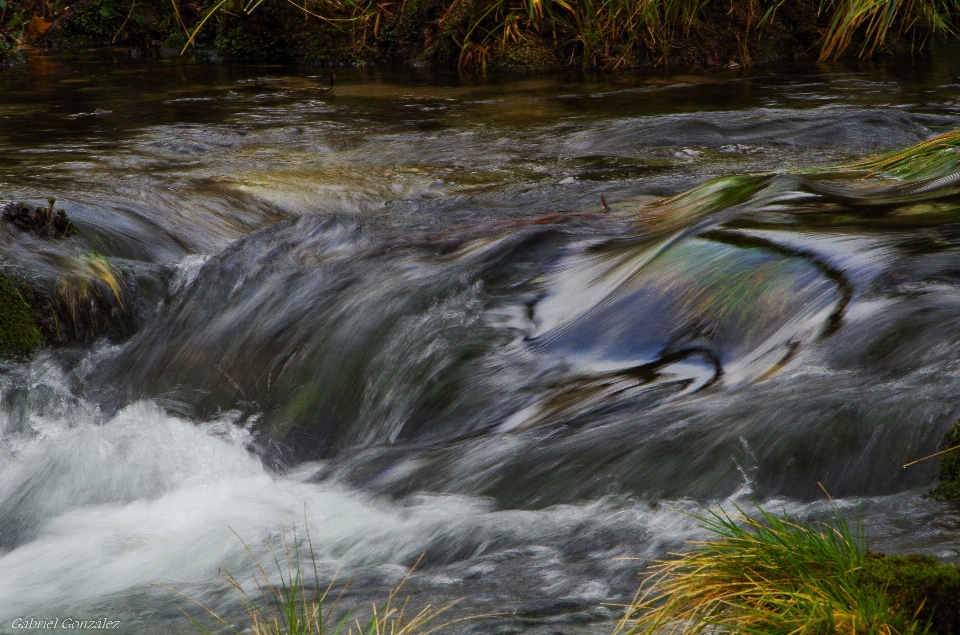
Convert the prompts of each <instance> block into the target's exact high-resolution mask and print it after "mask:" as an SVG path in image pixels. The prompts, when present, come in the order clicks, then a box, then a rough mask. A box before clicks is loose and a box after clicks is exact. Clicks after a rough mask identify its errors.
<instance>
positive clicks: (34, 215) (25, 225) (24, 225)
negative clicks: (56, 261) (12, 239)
mask: <svg viewBox="0 0 960 635" xmlns="http://www.w3.org/2000/svg"><path fill="white" fill-rule="evenodd" d="M55 202H56V201H55V200H54V199H50V206H49V207H37V208H35V209H31V208H30V206H29V205H27V204H26V203H10V204H8V205H6V206H4V208H3V220H4V222H7V223H11V224H13V225H14V226H16V227H17V228H18V229H20V230H21V231H25V232H30V233H32V234H35V235H37V236H41V237H45V238H66V237H67V236H71V235H73V234H76V233H77V230H76V228H75V227H74V226H73V223H71V222H70V219H69V218H68V217H67V213H66V212H65V211H63V210H62V209H61V210H57V211H54V209H53V206H54V203H55Z"/></svg>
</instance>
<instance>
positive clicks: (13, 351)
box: [0, 273, 44, 356]
mask: <svg viewBox="0 0 960 635" xmlns="http://www.w3.org/2000/svg"><path fill="white" fill-rule="evenodd" d="M35 295H36V293H35V292H34V291H33V290H32V289H31V288H30V287H29V286H28V285H26V284H25V283H23V282H19V281H17V280H16V279H15V278H14V277H10V276H6V275H4V274H3V273H0V356H23V355H28V354H30V352H31V351H33V350H34V349H35V348H37V347H39V346H43V344H44V338H43V335H41V333H40V329H39V328H37V323H36V320H34V317H33V311H32V310H31V304H30V300H35V299H36V298H35V297H34V296H35Z"/></svg>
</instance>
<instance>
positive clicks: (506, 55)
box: [0, 0, 960, 72]
mask: <svg viewBox="0 0 960 635" xmlns="http://www.w3.org/2000/svg"><path fill="white" fill-rule="evenodd" d="M0 25H2V26H0V59H2V58H4V57H6V58H8V59H9V58H11V57H12V56H15V52H16V50H17V49H19V48H21V47H23V46H40V47H50V46H53V47H84V46H104V45H121V46H126V47H136V48H138V49H167V50H169V51H171V52H172V51H187V50H190V49H191V48H196V49H201V50H205V51H209V52H211V53H212V54H215V55H217V56H220V57H222V58H226V59H230V60H235V61H251V60H270V61H286V62H305V63H313V64H349V65H364V64H405V65H414V66H428V67H436V68H444V67H459V68H463V69H472V70H477V71H481V72H486V71H487V70H507V71H509V70H546V69H557V68H566V67H572V68H588V69H605V70H613V69H628V68H673V69H704V70H706V69H710V68H720V67H743V66H751V65H754V64H758V63H767V62H775V61H788V60H807V59H819V60H821V61H824V60H828V59H835V58H838V57H842V56H848V57H860V58H869V57H870V56H872V55H875V54H877V53H882V52H889V51H898V50H899V51H912V52H919V51H921V50H923V49H924V47H925V45H927V44H928V43H929V41H930V40H931V38H934V39H936V38H940V39H944V38H946V39H955V38H956V37H957V32H958V31H957V27H958V25H960V2H958V1H957V0H948V1H947V2H939V3H934V2H931V1H928V0H925V1H923V2H916V3H910V4H909V5H900V4H898V3H894V2H882V3H878V4H876V5H871V6H861V5H860V4H858V3H856V2H854V1H853V0H833V1H830V2H822V3H818V2H806V1H801V0H779V1H776V2H774V1H772V0H733V1H731V2H729V3H710V2H708V1H707V0H683V1H682V2H676V3H668V2H664V1H662V0H608V1H606V2H599V1H598V0H578V1H575V2H567V0H391V1H387V2H378V1H376V0H357V1H355V2H340V1H338V0H304V4H299V3H298V1H293V0H290V1H288V2H280V1H278V0H266V1H260V2H256V1H253V0H251V1H250V2H241V1H239V0H220V1H219V2H215V1H214V0H174V1H173V2H163V1H162V0H76V2H73V3H71V4H69V5H67V4H61V3H60V2H58V1H54V2H50V1H49V0H0Z"/></svg>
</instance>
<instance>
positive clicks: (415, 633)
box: [165, 528, 461, 635]
mask: <svg viewBox="0 0 960 635" xmlns="http://www.w3.org/2000/svg"><path fill="white" fill-rule="evenodd" d="M241 542H242V543H243V541H242V540H241ZM243 546H244V547H245V548H246V550H247V552H248V553H249V554H250V557H251V558H252V559H253V562H254V564H255V565H256V569H257V573H255V574H254V576H253V581H252V586H253V587H255V588H256V591H254V592H250V591H248V590H247V588H245V587H244V585H243V584H241V582H240V581H238V580H237V578H236V577H235V576H234V575H233V574H232V573H230V572H229V571H226V572H224V573H222V574H221V578H223V580H224V581H225V582H226V583H227V584H228V585H229V586H230V587H231V588H232V589H233V590H234V591H235V592H236V593H237V596H238V598H239V599H240V602H241V603H242V604H243V607H244V609H245V610H246V614H247V618H248V620H249V623H248V624H247V625H246V626H245V627H244V628H243V629H242V630H237V627H236V626H234V625H233V624H231V623H230V622H229V621H227V620H226V619H225V618H223V617H221V616H220V615H218V614H217V613H216V612H214V611H213V610H211V609H210V608H208V607H206V606H204V605H203V604H202V603H200V602H198V601H197V600H194V599H193V598H191V597H189V596H187V595H184V594H183V593H181V592H179V591H176V590H175V589H169V590H171V591H173V592H174V593H176V594H177V595H179V596H181V597H183V598H185V599H188V600H190V601H191V602H193V603H194V604H197V605H198V606H200V607H201V608H203V609H204V610H205V611H206V612H207V613H209V614H210V615H211V616H213V617H214V618H215V619H216V620H217V622H219V623H220V624H221V625H222V626H223V627H225V628H226V630H228V631H229V632H231V633H235V634H236V635H240V633H252V635H430V634H431V633H433V632H435V631H437V630H439V629H441V628H444V627H445V626H448V625H450V624H453V623H455V622H458V621H461V620H454V621H451V622H440V623H438V621H437V618H438V617H439V616H440V615H441V614H443V613H444V612H446V611H447V610H448V609H449V608H450V607H451V606H453V604H455V603H456V602H452V603H450V604H447V605H446V606H442V607H435V606H433V605H429V604H428V605H427V606H425V607H424V608H422V609H421V610H420V611H419V612H416V613H413V614H411V613H410V612H408V611H407V609H408V602H407V601H404V602H403V603H401V604H399V605H398V603H397V595H398V594H399V592H400V590H401V589H402V588H403V585H404V584H405V583H406V581H407V580H408V579H409V577H410V575H411V574H412V573H413V570H414V569H415V568H416V566H417V564H419V561H418V562H417V563H416V564H414V566H413V568H411V570H410V572H409V573H408V574H407V576H406V577H405V578H404V579H403V580H402V581H401V582H400V584H399V585H397V587H396V588H394V589H393V590H392V591H390V593H389V594H388V595H387V598H386V600H385V601H384V602H383V603H382V604H380V605H377V604H373V605H372V606H371V609H370V612H369V614H365V615H366V616H365V617H363V618H361V617H357V616H356V614H355V612H354V611H349V610H346V611H345V610H343V609H342V608H341V607H340V600H341V598H342V596H343V592H344V591H345V590H346V587H344V588H343V589H342V590H341V591H340V594H339V596H338V597H337V598H336V599H334V600H333V601H328V599H327V598H328V595H329V594H330V591H331V589H333V586H334V583H335V582H336V575H335V576H334V579H333V581H331V582H330V583H329V584H328V585H326V587H324V586H323V585H322V584H321V583H320V574H319V567H318V565H317V559H316V555H315V551H314V549H313V543H312V542H311V540H310V533H309V530H307V542H306V545H304V544H303V543H302V542H301V541H300V540H299V539H298V536H297V532H296V528H294V532H293V540H292V541H290V540H288V539H287V537H286V535H284V538H283V544H282V552H281V553H282V557H281V554H280V553H278V552H277V550H276V549H275V548H273V547H271V548H270V555H271V559H272V560H273V564H274V565H275V567H276V571H277V573H276V575H275V576H274V579H275V580H277V581H276V582H273V581H271V577H270V575H269V574H268V572H267V569H266V568H265V567H264V566H263V564H262V563H261V562H260V560H259V558H257V556H256V555H255V554H254V553H253V551H252V550H251V549H250V547H249V546H247V544H246V543H243ZM304 546H306V547H307V551H308V553H309V558H308V559H302V558H301V556H300V551H301V548H302V547H304ZM308 567H309V568H308ZM305 569H306V571H305ZM311 573H312V580H310V577H311V575H310V574H311ZM248 586H249V585H248ZM165 588H168V587H165ZM334 616H337V617H336V619H332V618H333V617H334ZM188 617H189V615H188ZM190 619H191V621H193V623H194V624H195V625H196V626H197V627H198V628H199V629H200V630H201V632H203V633H204V635H213V631H211V630H209V629H208V628H206V627H205V626H204V625H203V624H202V623H201V622H200V621H199V620H197V619H195V618H192V617H191V618H190Z"/></svg>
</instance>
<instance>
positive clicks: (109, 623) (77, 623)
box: [10, 617, 120, 630]
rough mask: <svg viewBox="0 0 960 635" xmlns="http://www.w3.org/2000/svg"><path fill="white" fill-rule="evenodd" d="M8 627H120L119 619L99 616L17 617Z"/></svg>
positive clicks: (32, 628)
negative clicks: (89, 618) (43, 618)
mask: <svg viewBox="0 0 960 635" xmlns="http://www.w3.org/2000/svg"><path fill="white" fill-rule="evenodd" d="M10 628H26V629H31V630H34V629H44V628H87V629H114V628H120V620H108V619H107V618H105V617H100V618H97V619H95V620H77V619H73V618H70V617H64V618H59V617H57V618H54V619H49V620H37V619H34V618H32V617H31V618H26V617H18V618H16V619H14V620H13V621H12V622H11V623H10Z"/></svg>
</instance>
